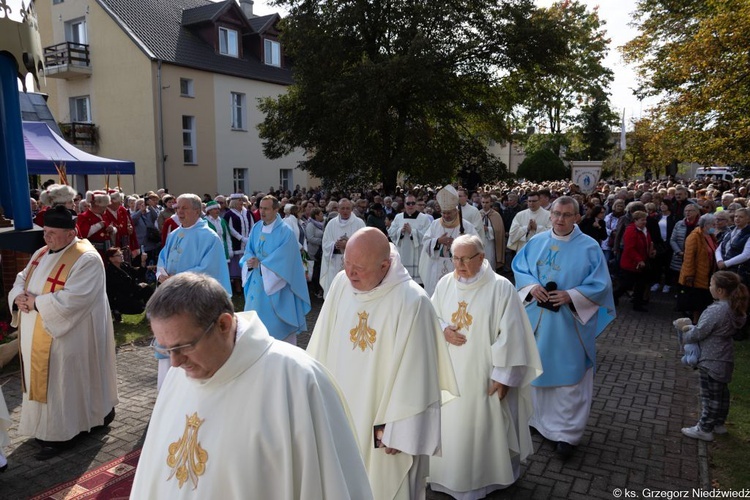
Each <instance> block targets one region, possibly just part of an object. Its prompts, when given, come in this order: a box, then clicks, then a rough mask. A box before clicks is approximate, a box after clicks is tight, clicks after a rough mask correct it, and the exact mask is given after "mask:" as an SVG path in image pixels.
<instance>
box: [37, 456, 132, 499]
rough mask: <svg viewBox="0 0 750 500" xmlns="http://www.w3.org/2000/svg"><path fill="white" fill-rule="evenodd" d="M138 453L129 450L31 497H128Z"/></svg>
mask: <svg viewBox="0 0 750 500" xmlns="http://www.w3.org/2000/svg"><path fill="white" fill-rule="evenodd" d="M140 456H141V450H140V449H138V450H135V451H131V452H130V453H128V454H127V455H125V456H124V457H120V458H117V459H115V460H112V461H111V462H108V463H106V464H104V465H102V466H101V467H97V468H96V469H94V470H90V471H88V472H87V473H86V474H84V475H82V476H81V477H79V478H78V479H74V480H72V481H68V482H67V483H63V484H58V485H57V486H55V487H54V488H52V489H50V490H47V491H45V492H44V493H41V494H39V495H36V496H35V497H33V498H32V499H31V500H47V499H52V500H80V499H94V498H97V499H107V500H114V499H119V498H125V499H126V498H128V497H129V496H130V488H131V487H132V486H133V478H134V477H135V468H136V466H137V465H138V458H140Z"/></svg>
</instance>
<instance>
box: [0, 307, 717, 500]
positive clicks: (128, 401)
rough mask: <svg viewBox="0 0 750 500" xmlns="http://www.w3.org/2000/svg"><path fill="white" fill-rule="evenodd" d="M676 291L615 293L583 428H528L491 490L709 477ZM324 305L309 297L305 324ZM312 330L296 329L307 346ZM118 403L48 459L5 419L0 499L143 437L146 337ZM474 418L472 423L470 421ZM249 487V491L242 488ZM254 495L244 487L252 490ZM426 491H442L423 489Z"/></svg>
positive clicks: (606, 487) (665, 484) (9, 398)
mask: <svg viewBox="0 0 750 500" xmlns="http://www.w3.org/2000/svg"><path fill="white" fill-rule="evenodd" d="M673 303H674V301H673V299H672V298H670V297H667V296H666V295H664V294H655V295H654V297H653V298H652V300H651V304H650V306H649V307H650V311H651V312H649V313H638V312H633V311H632V309H631V307H630V305H629V304H627V301H626V300H623V301H622V302H621V304H623V305H621V306H620V307H619V309H618V318H617V320H616V321H615V322H614V323H613V324H612V325H611V326H610V327H609V328H608V329H607V330H606V331H605V332H604V333H603V334H602V335H601V336H600V337H599V339H598V341H597V349H598V354H597V363H598V371H597V374H596V379H595V398H594V405H593V410H592V414H591V418H590V419H589V422H588V428H587V431H586V435H585V436H584V438H583V442H582V443H581V446H580V447H579V448H578V450H577V451H576V453H575V455H574V456H573V457H572V458H571V459H570V460H568V461H567V462H562V461H561V460H559V459H558V458H557V457H556V456H555V455H554V452H553V446H552V444H551V443H549V442H543V440H542V439H541V438H540V437H539V436H535V437H534V442H535V444H536V447H537V452H536V454H534V455H533V456H531V457H530V459H529V461H528V463H527V464H526V466H525V467H524V471H523V473H522V476H521V478H520V480H519V481H518V482H517V483H516V484H515V485H514V486H512V487H511V488H509V489H507V490H505V491H503V492H497V493H495V494H493V495H492V496H490V497H489V498H513V499H516V498H517V499H549V498H560V499H563V498H564V499H582V500H583V499H591V498H605V499H612V498H616V497H615V496H614V493H615V490H616V489H619V490H618V493H621V494H623V497H625V495H624V493H623V492H624V491H625V490H626V489H627V490H628V491H629V492H636V493H637V495H638V497H641V498H643V494H642V492H643V490H644V489H650V490H659V491H666V490H689V489H692V488H699V487H702V486H707V485H708V484H709V478H708V472H707V465H706V464H707V457H706V446H705V445H704V444H703V443H698V442H697V441H695V440H692V439H688V438H685V437H683V436H682V434H681V433H680V429H681V428H682V427H684V426H687V425H693V424H694V423H695V422H696V420H697V417H698V412H699V406H700V403H699V398H698V375H697V372H695V371H693V370H691V369H688V368H685V367H683V366H682V365H681V364H680V363H679V356H678V352H677V343H676V340H675V334H674V330H673V328H672V325H671V321H672V320H673V319H675V318H676V317H678V314H677V313H675V312H673ZM319 311H320V302H314V304H313V311H312V313H311V314H310V315H309V316H308V324H309V325H310V329H312V325H313V324H314V321H315V319H316V318H317V315H318V313H319ZM308 338H309V336H301V337H300V339H299V340H300V344H301V345H305V346H306V345H307V340H308ZM117 370H118V372H117V373H118V385H119V396H120V404H119V405H118V406H117V418H116V419H115V421H114V422H113V423H112V425H111V426H110V428H109V429H106V430H102V431H99V432H94V433H92V434H90V435H86V436H82V437H80V438H79V440H80V442H79V444H78V446H76V447H75V448H74V449H72V450H70V451H68V452H66V453H63V454H62V455H60V456H58V457H55V458H53V459H51V460H49V461H46V462H39V461H37V460H35V459H34V458H33V456H34V454H35V453H36V451H37V449H38V447H37V445H36V444H35V443H34V442H33V440H28V439H27V438H23V437H19V436H17V435H16V434H15V428H11V431H10V432H11V439H12V444H11V446H10V447H9V448H8V449H6V452H7V453H8V454H9V456H8V458H9V461H10V466H9V468H8V471H7V472H6V473H5V474H0V498H3V499H16V498H28V497H30V496H33V495H34V494H37V493H40V492H42V491H44V490H46V489H48V488H51V487H52V486H54V485H56V484H58V483H61V482H64V481H69V480H71V479H74V478H76V477H78V476H80V475H81V474H83V473H85V472H86V471H87V470H90V469H93V468H95V467H97V466H99V465H101V464H103V463H106V462H108V461H110V460H113V459H115V458H117V457H120V456H122V455H125V454H126V453H127V452H129V451H131V450H133V449H136V448H138V447H140V446H141V445H142V444H143V439H144V437H145V432H146V428H147V425H148V421H149V418H150V416H151V409H152V408H153V405H154V401H155V398H156V362H155V360H154V358H153V355H152V353H151V349H150V348H149V347H148V345H146V344H142V345H127V346H122V347H120V348H119V349H118V351H117ZM0 384H2V386H3V392H4V393H5V398H6V403H7V404H8V410H9V411H10V412H11V415H12V418H13V419H14V422H17V421H18V419H19V417H20V410H21V407H20V405H21V394H20V379H19V375H18V373H15V374H10V375H6V376H4V377H2V378H0ZM469 425H470V423H469ZM248 495H250V493H248ZM248 498H250V496H249V497H248ZM428 498H431V499H443V498H448V497H447V496H445V495H442V494H438V493H433V492H429V491H428Z"/></svg>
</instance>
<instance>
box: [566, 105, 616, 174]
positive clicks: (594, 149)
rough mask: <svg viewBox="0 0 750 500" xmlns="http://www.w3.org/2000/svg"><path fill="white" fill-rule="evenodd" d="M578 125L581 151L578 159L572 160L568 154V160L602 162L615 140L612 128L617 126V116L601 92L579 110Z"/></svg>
mask: <svg viewBox="0 0 750 500" xmlns="http://www.w3.org/2000/svg"><path fill="white" fill-rule="evenodd" d="M578 121H579V124H580V129H579V133H580V136H581V143H582V146H583V148H582V149H581V151H580V153H579V155H578V158H573V157H572V156H571V154H570V152H569V154H568V158H569V159H580V160H604V159H605V158H606V157H607V156H608V155H609V153H610V152H611V151H612V149H613V147H614V145H615V140H614V138H613V134H612V128H613V127H615V126H616V125H617V121H618V117H617V114H616V113H615V112H614V111H612V108H611V107H610V106H609V99H607V96H606V95H605V94H604V93H603V92H598V93H596V95H595V96H594V98H593V99H592V100H591V101H590V102H589V103H588V104H586V105H585V106H583V108H582V109H581V114H580V115H579V117H578Z"/></svg>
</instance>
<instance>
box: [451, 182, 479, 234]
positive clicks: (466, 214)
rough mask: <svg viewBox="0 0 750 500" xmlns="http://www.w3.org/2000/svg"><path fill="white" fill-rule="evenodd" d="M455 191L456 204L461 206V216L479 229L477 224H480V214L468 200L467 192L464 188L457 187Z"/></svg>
mask: <svg viewBox="0 0 750 500" xmlns="http://www.w3.org/2000/svg"><path fill="white" fill-rule="evenodd" d="M456 191H457V193H458V206H459V207H460V208H461V217H463V218H464V219H466V220H467V221H469V222H471V225H472V226H474V228H475V229H477V230H479V226H481V225H482V215H481V214H480V213H479V209H478V208H477V207H475V206H474V205H472V204H471V202H470V201H469V192H468V191H467V190H466V188H458V189H457V190H456Z"/></svg>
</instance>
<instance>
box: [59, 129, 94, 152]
mask: <svg viewBox="0 0 750 500" xmlns="http://www.w3.org/2000/svg"><path fill="white" fill-rule="evenodd" d="M58 126H59V127H60V131H61V132H62V133H63V138H64V139H65V140H66V141H68V142H69V143H70V144H73V145H74V146H77V147H79V148H81V149H84V150H85V151H89V152H92V153H96V151H97V150H98V149H99V128H98V127H97V126H96V125H94V124H93V123H81V122H70V123H58Z"/></svg>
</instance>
